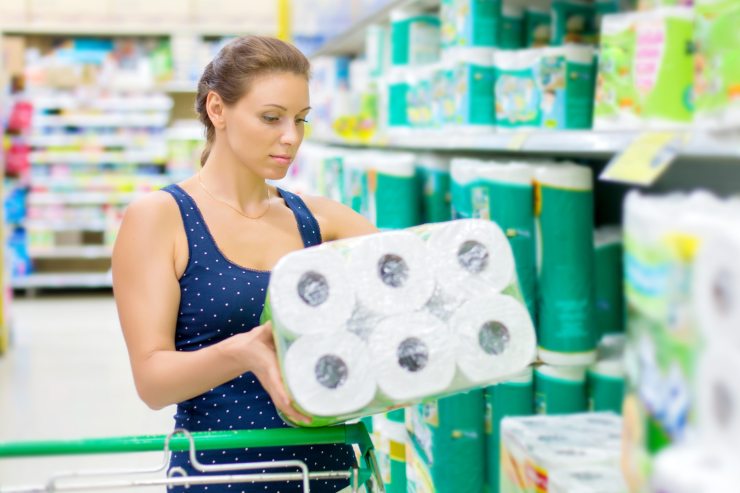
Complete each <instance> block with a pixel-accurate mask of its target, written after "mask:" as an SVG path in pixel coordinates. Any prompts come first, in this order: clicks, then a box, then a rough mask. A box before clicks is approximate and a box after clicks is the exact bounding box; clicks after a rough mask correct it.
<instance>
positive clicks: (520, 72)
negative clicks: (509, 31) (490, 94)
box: [494, 48, 543, 130]
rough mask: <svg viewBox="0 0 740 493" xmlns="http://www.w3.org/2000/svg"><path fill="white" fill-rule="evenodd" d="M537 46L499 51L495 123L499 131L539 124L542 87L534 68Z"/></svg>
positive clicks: (496, 58)
mask: <svg viewBox="0 0 740 493" xmlns="http://www.w3.org/2000/svg"><path fill="white" fill-rule="evenodd" d="M542 54H543V51H542V49H540V48H531V49H528V50H516V51H498V52H497V53H496V56H495V58H494V64H495V65H496V85H495V90H494V94H495V95H496V126H497V127H498V128H499V129H502V130H509V129H517V128H537V127H540V126H541V125H542V90H541V86H540V84H539V82H538V80H537V71H538V66H539V64H540V59H541V57H542Z"/></svg>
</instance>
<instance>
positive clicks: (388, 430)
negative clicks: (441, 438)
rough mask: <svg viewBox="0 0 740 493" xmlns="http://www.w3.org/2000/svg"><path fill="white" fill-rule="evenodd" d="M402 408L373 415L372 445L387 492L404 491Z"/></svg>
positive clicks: (404, 455)
mask: <svg viewBox="0 0 740 493" xmlns="http://www.w3.org/2000/svg"><path fill="white" fill-rule="evenodd" d="M408 442H409V436H408V431H407V430H406V424H405V413H404V410H403V409H397V410H395V411H391V412H390V413H387V414H378V415H375V416H373V445H374V446H375V453H376V457H377V460H378V466H379V467H380V474H381V476H382V478H383V485H384V486H385V491H386V492H387V493H406V447H407V444H408Z"/></svg>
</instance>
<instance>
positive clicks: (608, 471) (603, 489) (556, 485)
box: [548, 465, 627, 493]
mask: <svg viewBox="0 0 740 493" xmlns="http://www.w3.org/2000/svg"><path fill="white" fill-rule="evenodd" d="M548 491H549V492H550V493H595V492H598V493H623V492H625V491H627V485H626V484H625V482H624V478H623V477H622V473H621V472H620V470H619V468H618V467H616V466H614V467H606V466H598V465H596V466H592V465H589V466H585V467H578V468H577V469H556V470H555V471H553V472H552V475H551V476H550V478H549V481H548Z"/></svg>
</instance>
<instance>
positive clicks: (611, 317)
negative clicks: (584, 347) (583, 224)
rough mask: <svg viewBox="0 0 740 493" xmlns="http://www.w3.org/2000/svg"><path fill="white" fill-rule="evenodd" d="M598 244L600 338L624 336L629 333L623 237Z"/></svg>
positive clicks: (596, 304) (596, 279) (596, 305)
mask: <svg viewBox="0 0 740 493" xmlns="http://www.w3.org/2000/svg"><path fill="white" fill-rule="evenodd" d="M599 236H600V231H597V232H596V244H595V245H594V292H595V300H594V308H595V313H594V316H595V320H596V329H597V331H598V336H599V337H600V336H603V335H606V334H614V333H623V332H624V330H625V323H624V319H625V302H624V288H623V285H624V266H623V260H622V257H623V254H624V249H623V248H622V241H621V238H620V237H619V236H616V237H614V238H612V239H611V240H609V241H599Z"/></svg>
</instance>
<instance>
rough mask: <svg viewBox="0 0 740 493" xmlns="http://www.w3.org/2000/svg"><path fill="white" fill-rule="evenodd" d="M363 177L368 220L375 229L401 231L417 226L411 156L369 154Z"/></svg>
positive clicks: (417, 203) (417, 202)
mask: <svg viewBox="0 0 740 493" xmlns="http://www.w3.org/2000/svg"><path fill="white" fill-rule="evenodd" d="M369 160H370V163H371V164H370V166H369V169H368V175H367V189H368V217H369V218H370V221H371V222H372V223H373V224H375V225H376V226H377V227H378V229H381V230H386V229H401V228H408V227H411V226H416V225H417V224H419V223H420V222H421V210H420V205H421V204H420V199H419V189H418V184H417V176H416V165H415V162H414V161H415V158H414V155H413V154H407V153H389V152H383V153H380V152H378V153H373V154H371V155H370V156H369Z"/></svg>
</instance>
